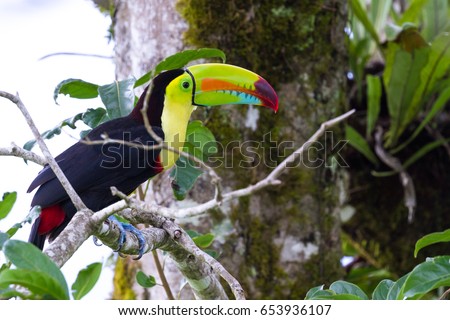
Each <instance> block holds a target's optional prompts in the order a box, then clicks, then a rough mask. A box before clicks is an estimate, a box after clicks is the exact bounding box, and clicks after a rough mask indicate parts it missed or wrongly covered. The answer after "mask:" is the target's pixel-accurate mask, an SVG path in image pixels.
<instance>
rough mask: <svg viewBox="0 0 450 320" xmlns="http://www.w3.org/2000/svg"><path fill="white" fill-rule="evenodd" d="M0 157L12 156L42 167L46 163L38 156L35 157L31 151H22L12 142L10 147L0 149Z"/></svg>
mask: <svg viewBox="0 0 450 320" xmlns="http://www.w3.org/2000/svg"><path fill="white" fill-rule="evenodd" d="M0 156H14V157H18V158H22V159H24V160H27V161H31V162H34V163H36V164H40V165H41V166H44V165H45V164H46V163H47V161H46V160H45V159H44V158H43V157H41V156H40V155H37V154H36V153H34V152H32V151H28V150H25V149H22V148H21V147H19V146H18V145H16V144H15V143H14V142H12V143H11V146H10V147H8V148H0Z"/></svg>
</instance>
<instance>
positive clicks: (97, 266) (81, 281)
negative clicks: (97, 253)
mask: <svg viewBox="0 0 450 320" xmlns="http://www.w3.org/2000/svg"><path fill="white" fill-rule="evenodd" d="M101 272H102V264H101V263H100V262H95V263H92V264H90V265H88V266H87V267H86V268H84V269H83V270H81V271H80V272H78V276H77V279H76V280H75V282H74V283H73V285H72V295H73V298H74V299H75V300H80V299H81V298H83V297H84V296H85V295H86V294H88V293H89V292H90V291H91V290H92V288H94V286H95V284H96V283H97V281H98V279H99V278H100V274H101Z"/></svg>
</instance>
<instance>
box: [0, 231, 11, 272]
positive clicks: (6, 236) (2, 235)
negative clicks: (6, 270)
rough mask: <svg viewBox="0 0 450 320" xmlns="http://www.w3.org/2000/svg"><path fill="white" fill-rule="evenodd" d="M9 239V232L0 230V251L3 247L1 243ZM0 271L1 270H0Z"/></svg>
mask: <svg viewBox="0 0 450 320" xmlns="http://www.w3.org/2000/svg"><path fill="white" fill-rule="evenodd" d="M8 239H9V234H7V233H3V232H0V251H1V250H2V249H3V244H4V243H5V242H6V241H7V240H8ZM0 272H1V271H0Z"/></svg>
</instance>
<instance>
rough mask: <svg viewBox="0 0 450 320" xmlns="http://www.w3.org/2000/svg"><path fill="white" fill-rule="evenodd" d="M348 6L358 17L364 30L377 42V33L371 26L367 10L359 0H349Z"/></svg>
mask: <svg viewBox="0 0 450 320" xmlns="http://www.w3.org/2000/svg"><path fill="white" fill-rule="evenodd" d="M349 5H350V8H351V10H352V13H353V14H354V15H355V16H356V17H357V18H358V20H359V21H360V22H361V23H362V24H363V25H364V28H365V29H366V31H367V32H368V33H369V34H370V35H371V36H372V39H373V40H374V41H375V42H376V43H377V44H379V43H380V39H379V37H378V34H377V32H376V30H375V27H374V26H373V24H372V22H371V21H370V19H369V16H368V15H367V10H366V9H365V8H363V6H362V5H361V3H360V1H359V0H350V1H349Z"/></svg>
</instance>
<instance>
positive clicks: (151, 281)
mask: <svg viewBox="0 0 450 320" xmlns="http://www.w3.org/2000/svg"><path fill="white" fill-rule="evenodd" d="M136 281H137V283H138V284H139V285H140V286H141V287H144V288H152V287H154V286H156V279H155V277H154V276H151V275H150V276H147V275H146V274H145V273H144V272H142V271H138V273H137V274H136Z"/></svg>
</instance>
